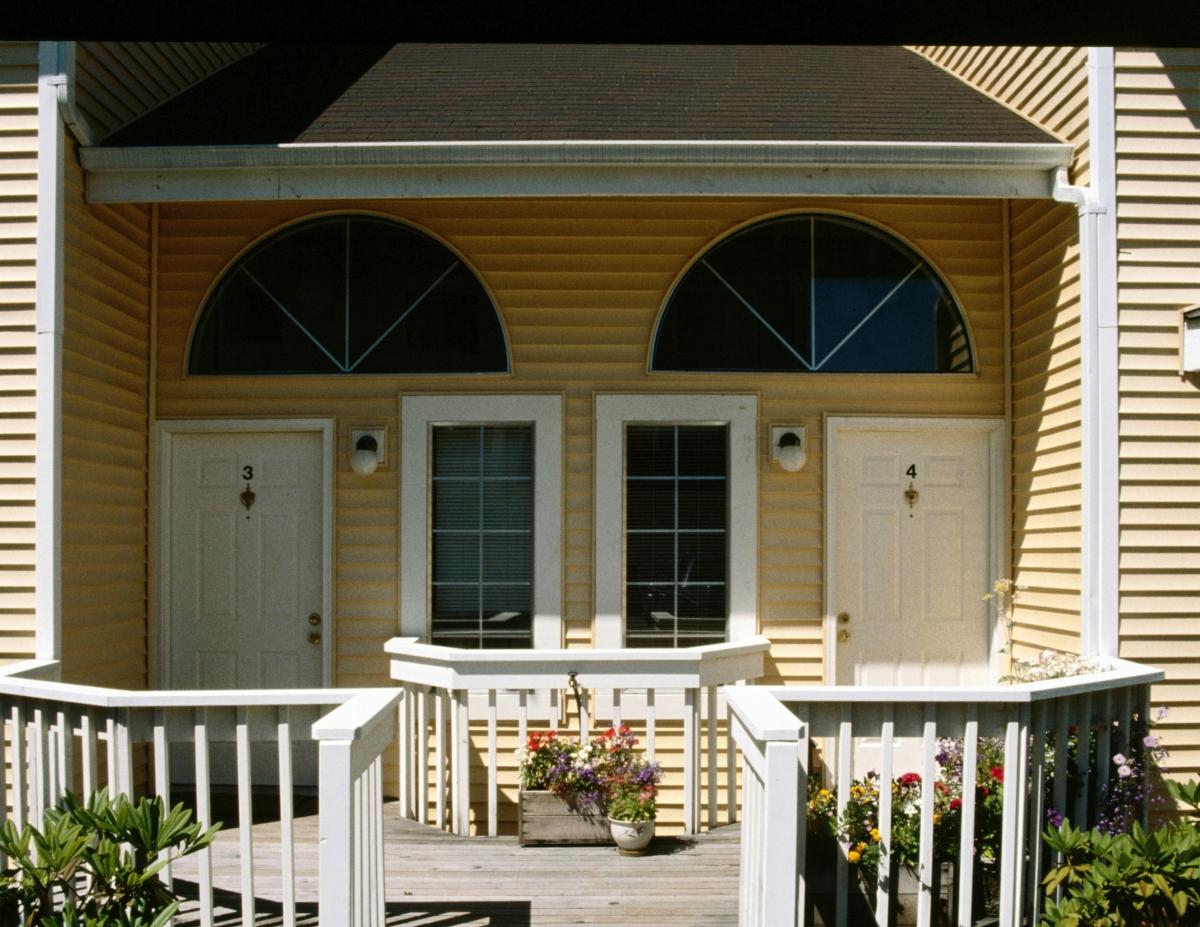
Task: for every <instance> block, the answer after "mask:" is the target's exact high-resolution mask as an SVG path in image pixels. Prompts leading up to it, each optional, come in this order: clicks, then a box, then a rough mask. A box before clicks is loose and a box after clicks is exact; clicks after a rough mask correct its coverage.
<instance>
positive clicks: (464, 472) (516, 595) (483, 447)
mask: <svg viewBox="0 0 1200 927" xmlns="http://www.w3.org/2000/svg"><path fill="white" fill-rule="evenodd" d="M432 483H433V486H432V497H433V512H432V535H433V537H432V542H433V570H432V584H431V585H432V587H431V599H432V602H431V623H432V641H433V643H435V644H444V645H446V646H451V647H473V648H481V647H482V648H493V647H530V646H532V643H533V622H532V617H531V616H532V609H531V597H532V585H533V583H532V580H533V428H532V426H530V425H462V426H457V425H456V426H438V427H435V428H434V429H433V476H432Z"/></svg>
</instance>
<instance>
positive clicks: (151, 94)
mask: <svg viewBox="0 0 1200 927" xmlns="http://www.w3.org/2000/svg"><path fill="white" fill-rule="evenodd" d="M258 47H259V45H258V44H256V43H253V42H80V43H78V45H77V46H76V63H75V67H76V79H77V84H78V90H77V97H78V103H79V109H80V111H81V112H82V113H83V114H84V117H85V118H86V119H87V121H88V124H89V125H90V126H91V127H92V129H93V131H94V132H95V133H96V136H97V138H99V139H102V138H104V137H105V136H106V135H109V134H111V133H112V132H114V131H116V130H117V129H119V128H120V127H121V126H123V125H126V124H127V123H130V122H132V121H133V120H134V119H137V118H138V117H139V116H141V115H143V114H144V113H146V112H148V111H149V110H152V109H154V108H155V107H156V106H158V105H159V104H161V103H164V102H166V101H167V100H169V99H170V98H171V97H173V96H175V95H176V94H178V93H180V92H181V91H183V90H186V89H187V88H188V87H190V86H191V85H192V84H195V83H197V82H198V81H201V80H203V79H204V78H205V77H207V76H208V75H210V74H212V73H214V72H215V71H219V70H220V69H221V68H223V67H225V66H227V65H229V64H232V63H233V62H235V61H237V60H239V59H241V58H244V57H245V56H246V55H248V54H250V53H251V52H252V51H254V50H255V49H256V48H258Z"/></svg>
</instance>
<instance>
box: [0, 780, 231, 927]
mask: <svg viewBox="0 0 1200 927" xmlns="http://www.w3.org/2000/svg"><path fill="white" fill-rule="evenodd" d="M220 827H221V825H220V824H216V825H214V826H213V827H210V828H208V829H207V830H206V829H204V828H202V827H201V826H200V825H199V824H196V823H193V821H192V813H191V811H189V810H187V809H185V808H184V807H183V806H182V805H176V806H175V807H174V808H172V809H170V811H167V810H166V809H165V808H164V806H163V802H162V800H161V799H159V798H142V799H140V800H139V801H138V802H137V804H133V803H132V802H130V800H129V799H128V798H127V797H126V796H124V795H118V796H117V797H116V798H115V799H110V798H109V796H108V792H107V790H101V791H99V792H95V793H93V794H92V795H91V797H90V798H89V799H88V802H87V804H86V805H84V804H81V803H80V802H79V800H78V799H77V798H76V797H75V796H74V795H71V794H70V793H68V794H67V796H66V799H65V800H64V802H63V807H61V808H50V809H48V810H47V811H46V814H45V817H44V818H43V821H42V827H41V828H40V829H38V828H36V827H33V826H32V825H30V824H25V825H24V826H23V827H21V828H17V827H16V825H14V824H13V822H12V821H8V822H6V823H5V825H4V828H3V829H2V830H0V853H3V854H4V855H5V856H7V857H8V860H9V866H8V868H7V869H5V870H4V871H3V872H2V873H0V923H4V924H22V925H25V927H162V925H164V924H166V923H167V922H168V921H169V920H170V919H171V917H172V916H173V915H174V914H175V912H176V910H177V909H178V907H179V901H178V899H177V898H176V897H175V895H174V894H172V892H171V890H170V889H169V888H168V887H167V886H166V885H165V884H163V882H162V881H161V880H160V879H159V876H158V874H159V872H160V870H161V869H162V868H163V866H165V865H166V864H167V863H168V862H170V860H171V859H173V858H177V857H179V856H186V855H187V854H189V853H195V852H196V851H198V850H202V849H204V848H205V847H207V846H208V845H209V844H211V843H212V841H213V839H214V837H215V836H216V833H217V831H218V830H220Z"/></svg>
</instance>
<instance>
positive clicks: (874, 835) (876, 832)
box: [871, 827, 883, 843]
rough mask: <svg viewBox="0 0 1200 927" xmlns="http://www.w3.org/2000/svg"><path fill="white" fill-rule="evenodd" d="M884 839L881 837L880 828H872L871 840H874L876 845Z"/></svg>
mask: <svg viewBox="0 0 1200 927" xmlns="http://www.w3.org/2000/svg"><path fill="white" fill-rule="evenodd" d="M882 839H883V838H882V837H880V835H879V828H878V827H872V828H871V840H872V841H873V842H874V843H878V842H879V841H880V840H882Z"/></svg>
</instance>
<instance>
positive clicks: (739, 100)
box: [104, 44, 1057, 146]
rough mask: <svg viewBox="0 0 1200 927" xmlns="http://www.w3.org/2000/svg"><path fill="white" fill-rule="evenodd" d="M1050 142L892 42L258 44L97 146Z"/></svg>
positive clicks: (1001, 107) (1031, 128)
mask: <svg viewBox="0 0 1200 927" xmlns="http://www.w3.org/2000/svg"><path fill="white" fill-rule="evenodd" d="M563 139H575V140H616V139H626V140H635V139H641V140H646V139H655V140H665V141H684V140H693V139H694V140H728V141H737V140H744V141H762V140H771V139H778V140H787V141H878V142H966V143H976V144H995V143H1053V142H1055V141H1057V140H1056V139H1055V138H1053V137H1052V136H1050V135H1049V134H1047V133H1046V132H1044V131H1043V130H1042V129H1040V128H1038V127H1037V126H1035V125H1033V124H1032V123H1030V122H1028V121H1026V120H1025V119H1023V118H1022V117H1020V116H1019V115H1017V114H1016V113H1014V112H1012V111H1010V110H1008V109H1006V108H1005V107H1004V106H1002V105H1000V104H999V103H997V102H995V101H994V100H991V99H989V98H988V97H986V96H984V95H983V94H981V93H978V92H977V91H975V90H973V89H971V88H970V87H968V86H967V85H966V84H964V83H962V82H961V81H959V80H958V79H956V78H954V77H952V76H951V75H949V74H947V73H945V72H944V71H942V70H941V69H939V68H937V67H935V66H934V65H932V64H930V63H929V62H928V61H926V60H925V59H923V58H921V57H920V56H919V55H916V54H915V53H913V52H910V51H908V50H906V49H904V48H900V47H895V46H816V45H770V46H732V45H731V46H714V45H693V46H688V45H682V46H680V45H532V44H530V45H517V44H476V45H463V44H406V45H391V46H382V45H376V46H370V45H355V46H348V45H316V46H312V45H310V46H296V45H271V46H267V47H266V48H264V49H262V50H260V51H258V52H256V53H255V54H253V55H250V56H249V57H247V58H245V59H243V60H242V61H240V62H238V63H236V64H234V65H231V66H230V67H228V68H226V69H225V70H223V71H221V72H218V73H217V74H215V75H213V76H212V77H210V78H208V79H207V80H205V81H203V82H202V83H200V84H198V85H197V86H195V87H193V88H191V89H190V90H188V91H186V92H185V93H183V94H181V95H179V96H178V97H176V98H174V99H173V100H170V101H168V102H167V103H166V104H164V105H163V106H161V107H159V108H158V109H156V110H154V111H152V112H150V113H148V114H147V115H146V116H144V117H142V118H141V119H139V120H138V121H136V122H134V123H132V124H130V125H129V126H126V127H125V128H123V129H120V130H118V131H117V132H116V133H114V134H113V135H112V136H110V137H109V138H107V139H105V140H104V144H105V145H112V146H145V145H153V146H158V145H167V146H170V145H255V144H279V143H285V142H311V143H332V142H412V141H432V142H444V141H517V140H542V141H546V140H563Z"/></svg>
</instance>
